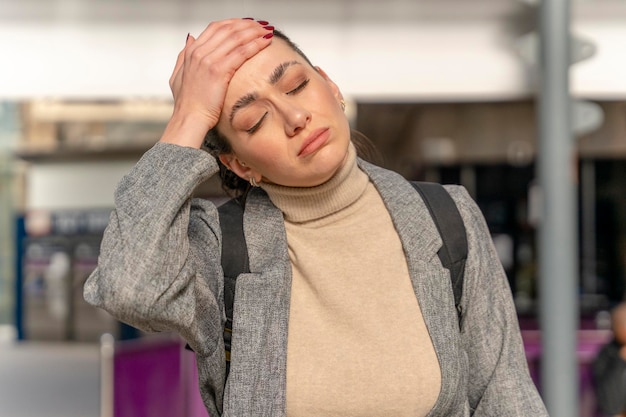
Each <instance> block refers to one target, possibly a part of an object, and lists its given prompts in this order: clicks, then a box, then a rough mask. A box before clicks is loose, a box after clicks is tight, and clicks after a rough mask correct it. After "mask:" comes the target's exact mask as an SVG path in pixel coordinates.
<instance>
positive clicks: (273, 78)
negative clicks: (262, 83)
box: [229, 61, 300, 123]
mask: <svg viewBox="0 0 626 417" xmlns="http://www.w3.org/2000/svg"><path fill="white" fill-rule="evenodd" d="M298 64H300V62H298V61H287V62H283V63H282V64H280V65H278V66H277V67H276V68H274V71H272V74H271V75H270V77H269V78H268V82H269V83H270V84H271V85H276V83H278V81H280V79H281V78H282V77H283V75H285V71H287V68H289V67H290V66H292V65H298ZM256 99H257V94H256V93H249V94H246V95H245V96H242V97H241V98H239V100H237V101H236V102H235V104H234V105H233V108H232V110H231V111H230V117H229V121H230V122H231V123H232V122H233V118H234V117H235V113H237V112H238V111H239V110H241V109H242V108H244V107H246V106H248V105H250V104H252V103H254V102H255V101H256Z"/></svg>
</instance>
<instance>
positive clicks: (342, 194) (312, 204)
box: [259, 142, 369, 223]
mask: <svg viewBox="0 0 626 417" xmlns="http://www.w3.org/2000/svg"><path fill="white" fill-rule="evenodd" d="M368 182H369V177H368V176H367V174H365V173H364V172H363V171H361V170H360V169H359V167H358V165H357V163H356V149H355V148H354V145H353V144H352V142H350V144H349V146H348V155H347V158H346V160H345V162H344V163H343V165H342V166H341V167H340V168H339V169H338V170H337V172H336V173H335V174H334V175H333V176H332V178H331V179H329V180H328V181H326V182H325V183H324V184H321V185H318V186H315V187H285V186H282V185H276V184H266V183H261V184H259V185H260V187H261V188H262V189H263V190H265V192H266V193H267V195H268V196H269V198H270V200H271V201H272V203H274V205H275V206H276V207H278V208H279V209H280V210H281V211H282V212H283V214H284V216H285V220H287V221H289V222H292V223H302V222H307V221H311V220H316V219H321V218H323V217H326V216H329V215H331V214H333V213H336V212H338V211H340V210H342V209H343V208H345V207H348V206H349V205H350V204H352V203H353V202H355V201H356V200H357V199H358V198H359V197H360V196H361V195H362V194H363V192H364V191H365V188H366V187H367V184H368Z"/></svg>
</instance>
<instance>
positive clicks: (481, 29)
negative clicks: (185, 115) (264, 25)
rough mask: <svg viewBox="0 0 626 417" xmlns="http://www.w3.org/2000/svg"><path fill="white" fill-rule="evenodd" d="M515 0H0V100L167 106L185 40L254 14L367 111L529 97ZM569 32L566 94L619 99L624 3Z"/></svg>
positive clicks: (523, 24) (522, 16) (579, 7)
mask: <svg viewBox="0 0 626 417" xmlns="http://www.w3.org/2000/svg"><path fill="white" fill-rule="evenodd" d="M528 3H532V2H523V1H521V0H471V1H470V0H386V1H378V0H317V1H307V0H292V1H289V0H263V1H261V0H233V1H217V0H178V1H172V0H135V1H119V0H118V1H108V0H4V1H3V3H2V7H0V50H2V51H3V61H4V62H5V63H10V65H6V64H5V65H1V66H0V80H2V81H0V99H22V98H31V97H33V96H34V97H49V96H50V97H63V98H67V97H79V98H83V97H88V98H93V97H99V98H107V97H113V98H118V97H128V96H131V97H133V96H142V97H169V90H168V85H167V80H168V78H169V75H170V72H171V69H172V67H173V64H174V60H175V57H176V55H177V53H178V51H179V50H180V49H181V48H182V46H183V44H184V40H185V37H186V34H187V33H188V32H190V33H192V34H194V35H198V34H199V33H200V32H201V31H202V29H203V28H204V27H205V25H206V24H207V22H209V21H211V20H216V19H222V18H226V17H233V16H235V17H238V16H241V17H243V16H253V17H255V18H259V19H261V18H262V19H266V20H269V21H271V23H272V24H275V25H276V26H277V27H278V28H280V29H283V30H285V31H286V32H287V33H288V34H289V35H290V36H291V37H292V38H293V39H294V40H295V41H296V42H297V43H298V44H299V45H300V46H302V48H303V49H304V51H305V52H307V53H308V54H309V55H310V56H311V58H312V60H313V61H314V62H315V63H318V64H319V65H320V66H322V67H323V68H325V69H326V71H327V73H329V75H330V76H331V78H333V79H334V80H335V81H336V82H337V83H338V84H339V85H340V87H342V89H343V90H344V94H345V95H346V96H348V97H353V98H355V99H359V100H362V101H363V100H368V101H381V100H388V101H399V100H400V101H432V100H448V101H449V100H482V99H486V100H494V99H510V98H517V97H520V96H528V95H529V94H530V93H532V91H533V88H534V87H533V85H534V81H533V77H532V76H531V75H530V74H532V69H529V68H528V67H526V66H525V65H524V64H523V63H522V61H521V60H520V58H519V54H518V52H517V46H518V45H517V42H518V40H519V37H520V36H522V35H524V34H526V33H528V32H529V31H531V30H533V28H534V27H535V17H536V13H535V10H534V7H533V6H531V5H529V4H528ZM573 14H574V22H573V28H574V32H575V33H576V34H577V35H580V36H581V37H584V38H586V39H588V40H590V41H591V42H593V43H594V44H595V45H596V46H597V47H598V51H597V54H596V56H595V57H594V58H593V59H592V60H588V61H585V62H584V63H581V64H578V65H577V66H576V67H575V68H574V71H573V73H572V86H573V90H574V92H575V94H577V95H582V96H585V97H587V98H598V99H600V98H604V99H606V98H621V97H624V96H625V95H626V79H625V78H624V77H623V76H622V74H624V73H625V71H624V70H626V58H625V57H624V56H623V54H622V47H623V45H624V44H625V43H626V24H625V23H626V4H624V2H621V1H619V0H594V1H584V0H579V1H574V2H573Z"/></svg>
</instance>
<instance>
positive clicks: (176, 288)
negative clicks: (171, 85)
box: [83, 143, 223, 355]
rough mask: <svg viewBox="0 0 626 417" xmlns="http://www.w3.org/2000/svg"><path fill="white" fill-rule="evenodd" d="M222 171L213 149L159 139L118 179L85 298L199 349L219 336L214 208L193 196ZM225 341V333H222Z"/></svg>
mask: <svg viewBox="0 0 626 417" xmlns="http://www.w3.org/2000/svg"><path fill="white" fill-rule="evenodd" d="M217 170H218V168H217V164H216V162H215V160H214V158H213V157H211V156H210V155H209V154H208V153H206V152H204V151H202V150H197V149H192V148H186V147H181V146H177V145H172V144H164V143H157V144H156V145H155V146H154V147H152V148H151V149H150V150H148V151H147V152H146V153H145V154H144V155H143V157H142V158H141V159H140V161H139V162H138V163H137V164H136V165H135V167H134V168H133V169H132V170H131V171H130V173H129V174H127V175H126V176H125V177H124V178H122V180H121V181H120V183H119V184H118V186H117V189H116V191H115V196H114V201H115V209H114V210H113V212H112V213H111V216H110V220H109V224H108V226H107V228H106V230H105V232H104V236H103V240H102V243H101V248H100V255H99V258H98V265H97V267H96V269H95V270H94V272H93V273H92V274H91V275H90V276H89V278H88V279H87V281H86V283H85V286H84V291H83V295H84V298H85V300H86V301H87V302H88V303H90V304H92V305H94V306H97V307H100V308H102V309H104V310H106V311H107V312H109V313H110V314H112V315H113V316H114V317H116V318H117V319H119V320H120V321H123V322H125V323H128V324H130V325H133V326H135V327H137V328H140V329H142V330H144V331H147V332H154V331H165V330H167V331H175V332H177V333H179V334H180V335H181V336H182V337H184V338H185V339H186V340H187V342H188V343H189V344H190V346H191V347H192V348H193V349H194V350H195V352H196V353H197V354H201V355H208V354H210V353H211V352H212V351H213V350H214V349H216V348H217V347H218V346H217V345H218V344H219V340H214V341H210V340H207V337H208V335H212V336H215V337H214V338H217V335H220V336H221V332H222V331H221V328H222V327H221V326H222V313H223V311H222V310H223V308H222V307H221V306H222V305H223V303H222V302H221V298H222V292H223V290H222V288H223V278H222V272H221V266H220V240H221V233H220V229H219V221H218V216H217V211H216V208H215V206H214V205H213V204H211V203H209V202H208V201H200V200H192V198H191V195H192V193H193V191H194V189H195V188H196V186H197V185H199V184H200V183H201V182H202V181H204V180H205V179H207V178H208V177H210V176H211V175H213V174H214V173H215V172H216V171H217ZM220 340H221V338H220Z"/></svg>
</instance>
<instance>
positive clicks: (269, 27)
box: [263, 26, 274, 30]
mask: <svg viewBox="0 0 626 417" xmlns="http://www.w3.org/2000/svg"><path fill="white" fill-rule="evenodd" d="M263 29H267V30H274V26H263Z"/></svg>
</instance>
